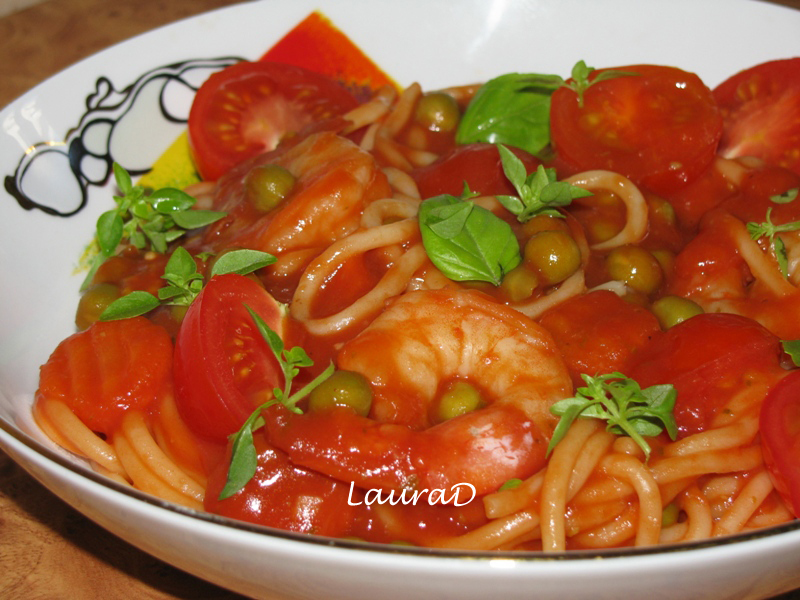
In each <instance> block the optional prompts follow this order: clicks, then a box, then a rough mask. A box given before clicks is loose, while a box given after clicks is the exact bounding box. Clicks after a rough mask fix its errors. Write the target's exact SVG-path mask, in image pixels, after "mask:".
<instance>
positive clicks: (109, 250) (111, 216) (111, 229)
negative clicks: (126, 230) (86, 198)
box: [96, 210, 123, 256]
mask: <svg viewBox="0 0 800 600" xmlns="http://www.w3.org/2000/svg"><path fill="white" fill-rule="evenodd" d="M122 227H123V222H122V217H120V216H119V213H118V212H117V211H116V210H109V211H106V212H104V213H103V214H102V215H100V217H99V218H98V219H97V228H96V229H97V243H98V245H99V246H100V252H102V253H103V255H105V256H111V255H112V254H114V251H115V250H116V249H117V246H118V245H119V243H120V242H121V241H122V233H123V230H122Z"/></svg>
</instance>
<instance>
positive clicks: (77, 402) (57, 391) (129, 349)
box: [36, 317, 172, 435]
mask: <svg viewBox="0 0 800 600" xmlns="http://www.w3.org/2000/svg"><path fill="white" fill-rule="evenodd" d="M171 369H172V340H171V339H170V337H169V334H167V332H166V330H165V329H164V328H163V327H159V326H158V325H154V324H152V323H151V322H150V321H148V320H147V319H146V318H144V317H134V318H132V319H122V320H119V321H98V322H96V323H93V324H92V325H91V326H90V327H89V328H88V329H86V330H84V331H81V332H79V333H76V334H73V335H71V336H70V337H68V338H67V339H65V340H64V341H62V342H61V343H60V344H59V345H58V347H56V349H55V351H54V352H53V354H52V355H51V356H50V358H49V360H48V361H47V362H46V363H45V364H44V366H42V368H41V370H40V378H39V390H38V391H37V393H36V396H37V398H40V399H49V400H60V401H62V402H64V403H65V404H66V405H67V406H69V407H70V408H71V409H72V411H73V412H74V413H75V415H76V416H77V417H78V418H79V419H80V420H81V421H83V423H84V424H85V425H86V426H87V427H89V429H91V430H92V431H95V432H100V433H103V434H106V435H109V434H111V433H112V432H113V431H114V430H115V429H116V428H117V426H118V425H119V423H120V421H121V420H122V417H123V416H124V414H125V412H126V411H128V410H146V409H147V408H148V407H149V406H150V405H151V404H152V403H153V402H154V401H155V400H156V399H157V398H158V397H159V394H160V393H161V392H162V391H164V390H165V386H168V385H169V384H170V382H171V377H170V373H171Z"/></svg>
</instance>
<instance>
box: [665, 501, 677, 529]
mask: <svg viewBox="0 0 800 600" xmlns="http://www.w3.org/2000/svg"><path fill="white" fill-rule="evenodd" d="M680 513H681V511H680V509H679V508H678V505H677V504H675V503H674V502H671V503H669V504H667V505H666V506H665V507H664V510H663V511H661V526H662V527H669V526H670V525H674V524H675V523H677V522H678V517H680Z"/></svg>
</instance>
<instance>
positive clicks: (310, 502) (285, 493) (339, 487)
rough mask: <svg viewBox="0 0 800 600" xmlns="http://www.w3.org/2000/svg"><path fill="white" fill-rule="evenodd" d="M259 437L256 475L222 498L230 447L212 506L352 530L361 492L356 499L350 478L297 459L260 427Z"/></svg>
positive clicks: (335, 532) (258, 518) (308, 528)
mask: <svg viewBox="0 0 800 600" xmlns="http://www.w3.org/2000/svg"><path fill="white" fill-rule="evenodd" d="M253 441H254V443H255V446H256V452H257V454H258V466H257V467H256V473H255V475H254V477H253V478H252V479H251V480H250V481H249V482H248V483H247V485H245V486H244V488H242V489H241V490H240V491H239V492H237V493H236V494H234V495H233V496H231V497H229V498H226V499H225V500H219V494H220V492H221V491H222V488H223V487H224V486H225V482H226V479H227V475H228V465H229V463H230V453H229V454H228V458H227V460H225V461H223V462H222V463H220V465H219V466H218V467H217V468H216V469H214V471H213V472H212V473H211V475H210V476H209V479H208V486H207V488H206V496H205V500H204V507H205V509H206V510H207V511H209V512H211V513H214V514H218V515H223V516H225V517H230V518H232V519H238V520H240V521H247V522H250V523H256V524H258V525H266V526H268V527H276V528H278V529H284V530H287V531H296V532H299V533H309V534H316V535H322V536H326V537H340V536H343V535H346V534H348V533H349V529H350V527H351V525H352V522H353V519H354V511H355V510H356V509H355V508H354V506H353V505H355V504H356V502H357V500H356V499H355V498H359V497H360V492H357V493H356V492H354V494H353V496H354V499H353V500H352V504H353V505H351V502H350V486H349V485H348V484H345V483H342V482H340V481H336V480H335V479H331V478H330V477H326V476H324V475H322V474H320V473H317V472H315V471H312V470H309V469H304V468H303V467H297V466H295V465H293V464H292V463H291V461H290V460H289V458H288V457H287V456H286V454H285V453H284V452H281V451H280V450H278V449H276V448H275V447H273V446H271V445H270V444H269V443H267V441H266V440H265V437H264V435H263V434H261V433H260V432H257V433H256V434H255V435H254V437H253Z"/></svg>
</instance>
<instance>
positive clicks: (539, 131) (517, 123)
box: [456, 73, 564, 154]
mask: <svg viewBox="0 0 800 600" xmlns="http://www.w3.org/2000/svg"><path fill="white" fill-rule="evenodd" d="M563 81H564V80H563V79H562V78H561V77H559V76H558V75H533V74H521V73H509V74H506V75H501V76H500V77H496V78H494V79H491V80H489V81H487V82H486V83H485V84H483V85H482V86H481V87H480V89H479V90H478V92H477V93H476V94H475V97H474V98H473V99H472V101H471V102H470V103H469V106H468V107H467V110H466V111H465V112H464V115H463V117H462V118H461V121H460V123H459V126H458V131H457V132H456V142H457V143H459V144H472V143H475V142H489V143H503V144H509V145H511V146H516V147H517V148H522V149H523V150H526V151H528V152H530V153H531V154H539V153H540V152H541V151H542V150H543V149H544V148H546V147H547V146H548V144H549V143H550V96H551V95H552V93H553V91H554V90H556V89H557V88H558V87H559V86H560V85H561V84H562V83H563Z"/></svg>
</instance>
